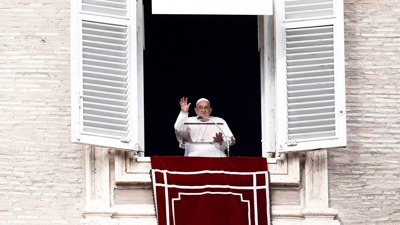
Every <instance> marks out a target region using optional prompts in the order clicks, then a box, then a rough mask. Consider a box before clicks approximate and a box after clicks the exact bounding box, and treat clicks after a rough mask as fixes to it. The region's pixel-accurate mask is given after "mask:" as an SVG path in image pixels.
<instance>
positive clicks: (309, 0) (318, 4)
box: [284, 0, 334, 20]
mask: <svg viewBox="0 0 400 225" xmlns="http://www.w3.org/2000/svg"><path fill="white" fill-rule="evenodd" d="M284 4H285V6H284V7H285V19H287V20H300V19H301V20H304V19H312V18H317V17H329V16H333V15H334V10H333V7H334V5H333V0H321V1H317V0H298V1H290V0H286V1H285V3H284Z"/></svg>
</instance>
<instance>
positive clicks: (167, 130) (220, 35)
mask: <svg viewBox="0 0 400 225" xmlns="http://www.w3.org/2000/svg"><path fill="white" fill-rule="evenodd" d="M144 8H145V51H144V101H145V103H144V106H145V108H144V109H145V155H146V156H154V155H160V156H175V155H183V153H184V150H183V149H179V147H178V141H177V140H176V137H175V133H174V128H173V126H174V123H175V120H176V118H177V116H178V114H179V111H180V106H179V99H180V98H181V97H183V96H185V97H188V98H189V102H191V103H192V105H191V107H190V111H189V113H190V114H189V116H195V113H194V106H195V104H196V101H197V100H198V99H199V98H202V97H204V98H208V99H209V100H210V102H211V107H212V108H213V111H212V116H219V117H222V118H224V119H225V120H226V121H227V123H228V125H229V127H230V129H231V131H232V132H233V134H234V136H235V138H236V144H235V145H234V146H232V147H231V148H230V152H231V156H261V100H260V56H259V52H258V44H257V16H222V15H211V16H210V15H152V14H151V1H150V0H144Z"/></svg>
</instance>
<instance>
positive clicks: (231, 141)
mask: <svg viewBox="0 0 400 225" xmlns="http://www.w3.org/2000/svg"><path fill="white" fill-rule="evenodd" d="M221 120H222V122H223V123H224V127H223V129H224V133H225V135H226V138H227V139H228V140H229V146H232V145H234V144H235V143H236V139H235V137H234V136H233V134H232V131H231V129H229V126H228V123H226V121H225V120H224V119H221ZM221 149H222V150H225V149H227V143H226V141H225V140H224V141H223V142H222V144H221Z"/></svg>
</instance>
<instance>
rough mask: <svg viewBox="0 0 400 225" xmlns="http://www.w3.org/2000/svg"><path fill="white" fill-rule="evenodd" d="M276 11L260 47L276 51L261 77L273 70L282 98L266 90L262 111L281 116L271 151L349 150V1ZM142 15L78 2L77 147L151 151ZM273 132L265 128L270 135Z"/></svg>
mask: <svg viewBox="0 0 400 225" xmlns="http://www.w3.org/2000/svg"><path fill="white" fill-rule="evenodd" d="M274 9H275V10H274V16H269V18H271V19H273V21H274V22H273V24H274V27H275V30H273V29H268V30H264V36H260V38H261V39H264V38H265V37H267V36H269V35H272V33H273V35H272V38H271V40H269V41H268V42H264V41H263V40H260V42H262V43H264V45H265V44H267V45H268V46H263V47H264V48H269V49H273V50H274V52H275V57H271V58H269V56H264V57H267V58H269V60H270V63H269V64H268V63H262V65H261V67H262V68H261V71H272V70H271V68H272V67H273V68H274V70H275V71H274V72H273V74H274V75H275V80H274V85H275V86H272V88H273V89H272V91H273V92H274V93H275V92H276V97H275V95H268V94H267V92H264V91H262V92H261V100H262V102H261V105H269V106H272V108H271V107H270V108H269V109H267V108H265V107H262V113H263V114H266V113H267V111H268V113H271V115H272V116H273V117H275V116H276V123H275V125H274V127H275V128H274V129H273V131H272V132H271V133H273V135H275V134H276V139H274V138H268V139H264V140H263V146H265V145H268V149H269V150H268V151H269V152H272V151H275V150H277V151H278V152H290V151H304V150H313V149H320V148H328V147H338V146H344V145H345V144H346V124H345V121H346V116H345V111H346V110H345V90H344V89H345V84H344V75H345V74H344V43H343V42H344V40H343V39H344V37H343V2H342V1H333V0H323V1H315V0H299V1H289V0H286V1H275V8H274ZM142 10H143V9H142V1H141V0H138V1H129V0H119V1H113V2H111V1H104V0H72V1H71V81H72V84H71V102H72V114H71V133H72V141H73V142H77V143H84V144H90V145H97V146H106V147H111V148H116V149H127V150H135V151H142V150H144V102H143V99H144V97H143V89H144V88H143V11H142ZM272 27H273V26H272ZM270 28H271V27H270ZM255 32H256V31H255ZM265 32H268V34H269V35H265ZM272 39H273V40H274V41H272ZM274 43H275V44H274ZM272 59H274V60H272ZM271 61H272V62H271ZM261 79H268V78H266V77H262V78H261ZM261 83H263V80H262V81H261ZM254 88H259V87H254ZM264 88H266V87H264ZM271 115H270V114H268V117H271ZM271 121H273V120H269V122H271ZM268 129H271V126H268V124H264V125H263V127H262V130H263V133H265V131H266V130H268ZM270 146H272V147H270ZM275 146H276V148H275ZM263 148H264V147H263ZM271 149H272V151H271Z"/></svg>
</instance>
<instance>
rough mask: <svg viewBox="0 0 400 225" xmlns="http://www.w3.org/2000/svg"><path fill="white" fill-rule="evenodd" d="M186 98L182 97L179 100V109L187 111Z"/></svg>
mask: <svg viewBox="0 0 400 225" xmlns="http://www.w3.org/2000/svg"><path fill="white" fill-rule="evenodd" d="M187 100H188V98H185V97H182V98H181V100H180V101H179V105H180V106H181V111H182V112H185V113H187V112H188V111H189V107H190V104H192V103H189V104H188V103H187Z"/></svg>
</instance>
